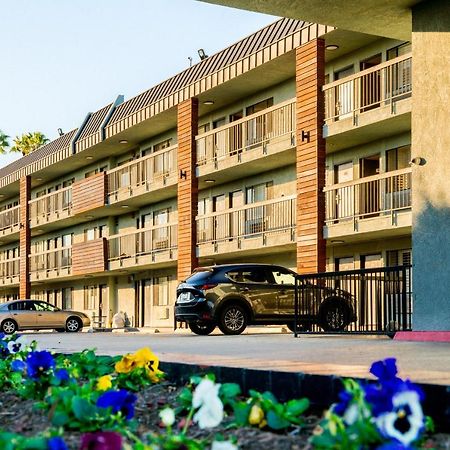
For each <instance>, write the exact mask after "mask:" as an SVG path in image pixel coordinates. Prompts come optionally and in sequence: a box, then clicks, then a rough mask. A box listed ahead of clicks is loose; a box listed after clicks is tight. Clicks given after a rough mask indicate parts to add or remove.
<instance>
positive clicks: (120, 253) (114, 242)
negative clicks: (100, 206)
mask: <svg viewBox="0 0 450 450" xmlns="http://www.w3.org/2000/svg"><path fill="white" fill-rule="evenodd" d="M176 248H177V225H176V224H170V225H164V226H157V227H153V228H144V229H141V230H137V231H134V232H132V233H127V234H118V235H115V236H111V237H110V238H109V255H108V259H109V261H117V260H124V259H128V258H137V257H139V256H145V255H154V254H157V253H160V252H164V251H171V250H174V249H176Z"/></svg>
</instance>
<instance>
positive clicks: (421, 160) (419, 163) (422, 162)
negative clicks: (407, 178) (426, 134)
mask: <svg viewBox="0 0 450 450" xmlns="http://www.w3.org/2000/svg"><path fill="white" fill-rule="evenodd" d="M426 162H427V160H426V159H425V158H422V157H421V156H416V157H415V158H413V159H412V160H411V161H410V162H409V165H410V166H412V165H415V166H424V165H425V164H426Z"/></svg>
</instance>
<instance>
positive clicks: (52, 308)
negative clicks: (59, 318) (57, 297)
mask: <svg viewBox="0 0 450 450" xmlns="http://www.w3.org/2000/svg"><path fill="white" fill-rule="evenodd" d="M34 309H35V310H36V311H50V312H54V311H58V308H56V307H55V306H53V305H49V304H48V303H41V302H34Z"/></svg>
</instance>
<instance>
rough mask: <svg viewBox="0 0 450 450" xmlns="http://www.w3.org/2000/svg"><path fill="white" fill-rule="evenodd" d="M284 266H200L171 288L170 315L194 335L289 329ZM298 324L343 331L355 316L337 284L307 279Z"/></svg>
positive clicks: (290, 290) (289, 280)
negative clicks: (276, 326) (252, 327)
mask: <svg viewBox="0 0 450 450" xmlns="http://www.w3.org/2000/svg"><path fill="white" fill-rule="evenodd" d="M296 276H297V274H296V273H295V272H293V271H291V270H289V269H286V268H285V267H281V266H274V265H269V264H229V265H220V266H211V267H201V268H198V269H196V270H195V271H194V273H193V274H192V275H191V276H190V277H189V278H188V279H187V280H186V281H185V282H183V283H181V284H180V285H179V286H178V288H177V301H176V302H175V320H176V321H179V322H187V323H188V324H189V328H190V329H191V330H192V331H193V332H194V333H196V334H201V335H206V334H209V333H211V332H212V331H213V330H214V329H215V328H216V326H218V327H219V328H220V330H221V331H222V333H224V334H240V333H242V332H243V331H244V330H245V328H246V327H247V325H249V324H266V325H269V324H286V325H287V326H288V327H289V328H290V329H291V330H293V329H294V301H295V300H294V297H295V277H296ZM299 290H300V291H301V292H299V299H300V302H299V318H298V322H299V325H300V327H301V328H303V329H311V327H312V325H313V324H318V325H319V326H320V327H322V328H323V329H324V330H326V331H339V330H343V329H344V328H345V327H346V326H347V325H348V324H349V323H350V322H352V321H355V320H356V317H355V314H354V308H353V302H352V296H351V295H350V294H349V293H348V292H346V291H344V290H342V289H332V288H327V287H321V286H317V285H312V284H306V285H302V287H301V288H300V289H299Z"/></svg>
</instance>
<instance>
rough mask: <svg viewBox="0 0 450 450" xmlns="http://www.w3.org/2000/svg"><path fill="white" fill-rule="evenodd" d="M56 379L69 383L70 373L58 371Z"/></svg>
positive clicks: (63, 370)
mask: <svg viewBox="0 0 450 450" xmlns="http://www.w3.org/2000/svg"><path fill="white" fill-rule="evenodd" d="M55 377H56V378H58V380H59V381H69V380H70V376H69V372H67V370H66V369H56V370H55Z"/></svg>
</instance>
